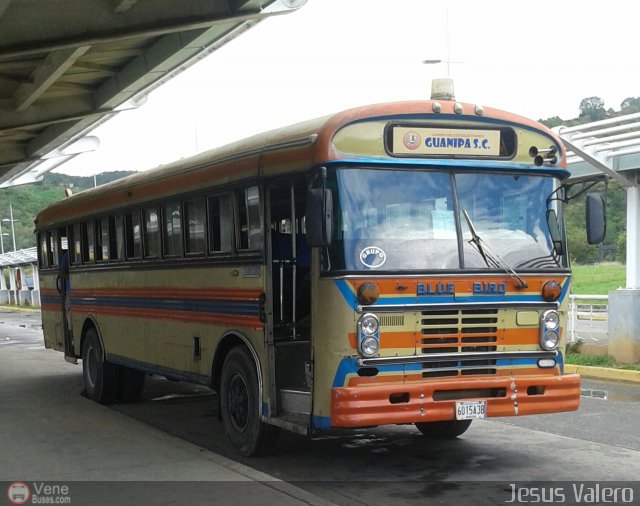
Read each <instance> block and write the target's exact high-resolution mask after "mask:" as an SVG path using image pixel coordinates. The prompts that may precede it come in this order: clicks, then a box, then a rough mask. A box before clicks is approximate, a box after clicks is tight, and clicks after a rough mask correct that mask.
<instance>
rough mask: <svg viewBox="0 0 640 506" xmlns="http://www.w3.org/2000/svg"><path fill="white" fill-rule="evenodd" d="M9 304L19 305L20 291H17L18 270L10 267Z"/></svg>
mask: <svg viewBox="0 0 640 506" xmlns="http://www.w3.org/2000/svg"><path fill="white" fill-rule="evenodd" d="M9 304H12V305H17V304H18V291H17V290H16V269H15V267H9Z"/></svg>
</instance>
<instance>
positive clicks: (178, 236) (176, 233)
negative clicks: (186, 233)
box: [162, 202, 182, 257]
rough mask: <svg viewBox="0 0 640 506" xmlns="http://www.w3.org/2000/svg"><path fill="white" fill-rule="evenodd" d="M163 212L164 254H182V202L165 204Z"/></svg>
mask: <svg viewBox="0 0 640 506" xmlns="http://www.w3.org/2000/svg"><path fill="white" fill-rule="evenodd" d="M162 213H163V216H164V230H163V233H164V241H163V245H164V248H163V253H164V256H167V257H179V256H182V217H181V214H182V213H181V212H180V202H171V203H169V204H166V205H164V206H163V208H162Z"/></svg>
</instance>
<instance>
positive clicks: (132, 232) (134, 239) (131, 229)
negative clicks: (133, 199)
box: [125, 211, 142, 258]
mask: <svg viewBox="0 0 640 506" xmlns="http://www.w3.org/2000/svg"><path fill="white" fill-rule="evenodd" d="M125 237H126V255H127V258H142V223H141V222H140V212H139V211H133V212H130V213H127V214H126V215H125Z"/></svg>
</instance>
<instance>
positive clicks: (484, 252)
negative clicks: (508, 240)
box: [462, 209, 529, 288]
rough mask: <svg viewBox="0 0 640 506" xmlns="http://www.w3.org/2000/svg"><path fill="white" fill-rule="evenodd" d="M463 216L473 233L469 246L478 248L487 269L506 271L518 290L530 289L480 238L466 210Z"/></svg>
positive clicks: (463, 211)
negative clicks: (493, 268)
mask: <svg viewBox="0 0 640 506" xmlns="http://www.w3.org/2000/svg"><path fill="white" fill-rule="evenodd" d="M462 214H463V215H464V219H465V220H466V221H467V225H468V226H469V231H470V232H471V239H470V240H469V244H473V245H474V246H475V247H476V249H477V250H478V253H480V256H481V257H482V259H483V260H484V263H485V264H487V267H496V268H498V269H502V270H503V271H505V272H506V273H507V274H508V275H509V277H510V278H511V279H513V280H515V282H516V288H528V287H529V285H527V282H526V281H525V280H524V278H522V276H519V275H518V273H517V272H516V271H515V270H514V269H513V267H511V266H510V265H509V264H508V263H507V262H505V261H504V260H503V259H502V258H500V255H498V254H497V253H496V252H495V251H492V250H491V248H490V247H489V245H488V244H487V243H486V242H485V241H483V240H482V239H481V238H480V236H479V235H478V233H477V232H476V228H475V227H474V226H473V222H472V221H471V218H470V217H469V213H467V210H466V209H463V210H462Z"/></svg>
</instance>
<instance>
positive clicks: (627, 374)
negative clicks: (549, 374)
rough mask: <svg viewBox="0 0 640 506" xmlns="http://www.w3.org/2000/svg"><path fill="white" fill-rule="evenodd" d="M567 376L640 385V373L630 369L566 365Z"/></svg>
mask: <svg viewBox="0 0 640 506" xmlns="http://www.w3.org/2000/svg"><path fill="white" fill-rule="evenodd" d="M564 372H565V374H573V373H578V374H579V375H580V376H584V377H585V378H593V379H603V380H609V381H624V382H627V383H637V384H639V385H640V371H631V370H628V369H612V368H609V367H592V366H588V365H574V364H565V366H564Z"/></svg>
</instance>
